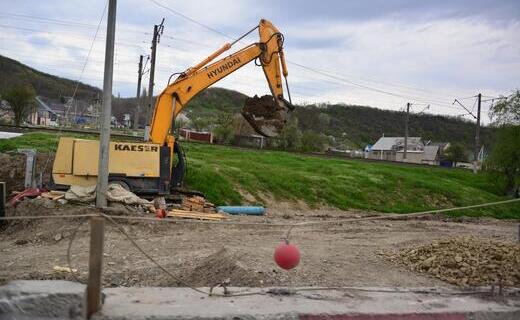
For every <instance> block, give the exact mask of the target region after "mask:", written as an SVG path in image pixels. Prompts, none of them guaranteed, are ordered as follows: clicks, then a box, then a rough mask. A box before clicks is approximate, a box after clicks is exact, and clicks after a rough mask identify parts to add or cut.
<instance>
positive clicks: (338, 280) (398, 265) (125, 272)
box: [0, 199, 520, 287]
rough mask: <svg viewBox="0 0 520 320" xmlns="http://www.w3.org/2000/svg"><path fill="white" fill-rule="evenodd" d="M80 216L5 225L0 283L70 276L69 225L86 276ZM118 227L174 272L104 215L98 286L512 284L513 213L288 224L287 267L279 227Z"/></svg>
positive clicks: (279, 218) (322, 212)
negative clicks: (294, 255) (297, 255)
mask: <svg viewBox="0 0 520 320" xmlns="http://www.w3.org/2000/svg"><path fill="white" fill-rule="evenodd" d="M89 212H94V209H93V208H88V207H74V206H71V205H59V204H56V203H55V202H52V201H50V200H44V199H36V200H30V201H24V202H22V203H21V204H20V205H19V207H18V208H17V209H16V210H14V209H10V210H9V211H8V214H9V215H42V214H44V215H45V214H52V215H55V214H58V215H60V214H78V213H89ZM365 215H367V213H363V212H345V211H340V210H336V209H330V208H322V209H319V210H314V209H309V208H307V207H305V206H304V205H301V204H300V205H298V204H290V205H289V204H280V203H278V204H275V203H273V204H271V205H270V206H269V209H268V214H267V215H266V216H265V217H232V218H231V220H230V221H237V222H285V223H296V222H302V221H331V220H337V219H338V218H340V217H341V218H344V217H361V216H365ZM150 216H153V215H150ZM81 222H82V220H81V219H73V220H71V219H60V220H56V219H54V220H37V221H30V222H16V223H9V225H7V226H4V227H3V229H2V231H1V232H0V281H1V282H5V281H8V280H11V279H68V280H73V277H72V276H71V274H70V273H68V272H63V271H56V270H54V269H55V267H56V266H57V267H66V266H67V258H66V257H67V247H68V245H69V241H70V239H71V236H72V234H73V233H74V231H75V230H76V229H77V228H78V226H79V231H78V233H77V236H76V238H75V240H74V242H73V244H72V250H71V260H72V266H73V268H76V269H78V272H77V273H76V275H77V277H78V278H79V279H80V280H81V281H85V279H86V275H87V261H88V245H89V228H88V223H83V224H81ZM80 224H81V226H80ZM121 226H122V227H123V228H124V230H125V231H126V232H127V233H128V234H129V235H130V236H131V237H133V238H134V239H136V241H137V243H138V244H139V245H140V246H142V248H143V249H144V250H145V251H146V252H148V253H149V254H151V255H152V257H153V258H155V259H156V260H157V261H158V262H159V263H160V264H161V265H163V266H164V267H165V268H167V269H168V270H170V272H172V273H173V274H174V276H175V279H173V278H171V277H170V276H169V275H167V274H165V273H164V272H162V271H161V270H160V269H159V268H157V267H156V266H155V265H154V264H153V263H151V262H150V261H149V260H148V259H147V258H145V257H144V256H143V255H142V254H140V253H139V252H138V251H137V250H136V249H135V247H134V246H133V245H132V244H131V243H130V242H129V241H128V240H127V239H126V238H125V237H124V236H123V235H122V234H121V233H120V232H119V231H118V230H117V229H116V228H115V227H114V226H113V225H111V224H110V223H107V226H106V238H105V254H104V284H105V286H185V285H186V284H189V285H193V286H212V285H214V284H216V283H219V282H222V281H225V280H227V279H229V282H230V284H231V285H232V286H260V287H262V286H282V285H283V286H287V285H289V286H349V285H354V286H400V287H412V286H440V287H442V286H445V287H449V286H451V284H458V285H478V284H483V283H485V284H492V283H493V282H495V281H502V282H504V284H506V285H516V286H518V285H520V283H519V281H518V280H519V278H518V270H519V268H518V257H519V255H518V252H519V251H518V248H519V245H518V244H517V241H518V240H517V233H518V222H514V221H498V220H491V219H447V218H442V217H432V216H429V217H424V218H421V219H413V220H393V221H388V220H379V221H358V222H349V223H336V224H324V225H314V226H306V227H299V228H294V229H293V230H292V232H291V242H292V243H293V244H295V245H297V246H298V247H299V248H300V250H301V255H302V258H301V263H300V265H299V266H298V267H297V268H296V269H294V270H291V271H283V270H281V269H279V268H278V267H277V266H276V265H275V263H274V261H273V258H272V257H273V251H274V248H275V247H276V246H277V245H278V244H279V243H280V242H281V238H282V237H283V236H284V235H285V233H286V232H287V227H275V226H232V225H201V224H189V225H186V224H181V223H155V222H150V223H144V222H131V223H130V222H127V223H122V225H121ZM432 257H433V258H432ZM459 260H460V261H459ZM503 263H504V266H502V264H503ZM466 264H467V265H466ZM492 264H495V265H496V268H495V267H492V266H491V265H492ZM515 268H516V269H515ZM464 270H466V271H464ZM504 272H507V273H504ZM499 274H502V275H504V276H501V277H499V276H498V275H499ZM466 278H467V280H464V279H466ZM479 279H484V280H485V281H480V280H479Z"/></svg>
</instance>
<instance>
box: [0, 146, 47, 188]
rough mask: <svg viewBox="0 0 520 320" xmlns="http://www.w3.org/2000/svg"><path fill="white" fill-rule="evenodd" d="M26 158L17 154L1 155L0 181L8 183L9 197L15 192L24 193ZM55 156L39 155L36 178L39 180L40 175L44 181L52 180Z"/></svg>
mask: <svg viewBox="0 0 520 320" xmlns="http://www.w3.org/2000/svg"><path fill="white" fill-rule="evenodd" d="M25 159H26V156H25V155H24V154H21V153H17V152H10V153H0V164H1V165H0V181H3V182H5V183H6V187H7V190H6V191H7V192H6V194H7V195H8V196H9V195H10V194H11V192H13V191H23V190H24V189H25V188H24V181H25V164H26V163H25V162H26V160H25ZM53 162H54V156H53V155H50V154H46V153H38V155H37V157H36V172H35V177H36V179H37V180H38V179H39V177H40V174H41V175H42V178H43V181H44V182H48V181H49V180H50V172H51V170H52V164H53Z"/></svg>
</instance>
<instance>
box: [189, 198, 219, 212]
mask: <svg viewBox="0 0 520 320" xmlns="http://www.w3.org/2000/svg"><path fill="white" fill-rule="evenodd" d="M182 209H183V210H185V211H198V212H216V210H215V205H214V204H213V203H211V202H209V201H206V199H205V198H204V197H201V196H192V197H184V198H183V199H182Z"/></svg>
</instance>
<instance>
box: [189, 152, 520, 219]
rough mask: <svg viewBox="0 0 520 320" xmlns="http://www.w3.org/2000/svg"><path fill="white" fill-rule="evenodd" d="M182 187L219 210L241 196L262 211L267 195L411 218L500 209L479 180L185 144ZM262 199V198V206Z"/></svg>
mask: <svg viewBox="0 0 520 320" xmlns="http://www.w3.org/2000/svg"><path fill="white" fill-rule="evenodd" d="M184 148H185V151H186V155H187V158H188V176H187V180H186V182H187V184H188V185H189V186H190V187H192V188H194V189H197V190H200V191H202V192H204V193H205V194H206V196H207V197H208V198H209V199H210V200H211V201H213V202H215V203H217V204H240V203H242V202H243V201H244V199H243V196H242V195H241V191H245V192H247V193H249V194H251V195H253V196H254V197H255V198H256V199H257V200H258V202H259V203H262V202H263V201H264V200H265V199H264V198H265V195H269V196H272V197H274V198H275V199H277V200H284V201H296V200H299V201H304V202H305V203H307V204H308V205H309V206H311V207H319V206H322V205H328V206H333V207H337V208H340V209H349V208H356V209H366V210H374V211H380V212H397V213H406V212H415V211H423V210H430V209H436V208H448V207H453V206H466V205H472V204H478V203H484V202H491V201H500V200H504V199H505V198H504V197H502V196H500V195H499V194H498V193H499V192H498V190H497V189H496V188H495V187H494V186H493V185H492V183H490V180H489V179H487V177H486V176H485V175H483V174H478V175H474V174H473V173H472V172H471V171H469V170H462V169H446V168H438V167H414V166H403V165H399V164H387V163H374V162H365V161H361V160H344V159H332V158H319V157H313V156H303V155H298V154H292V153H287V152H281V151H255V150H243V149H237V148H229V147H224V146H214V145H213V146H212V145H203V144H194V143H184ZM263 197H264V198H263ZM450 215H453V216H459V215H466V216H492V217H497V218H520V204H518V203H515V204H508V205H501V206H495V207H488V208H482V209H472V210H464V211H457V212H453V213H450Z"/></svg>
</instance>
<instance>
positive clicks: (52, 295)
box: [0, 280, 85, 320]
mask: <svg viewBox="0 0 520 320" xmlns="http://www.w3.org/2000/svg"><path fill="white" fill-rule="evenodd" d="M84 292H85V286H84V285H82V284H79V283H75V282H70V281H63V280H38V281H35V280H18V281H11V282H9V283H8V284H7V285H5V286H2V287H0V319H2V320H3V319H81V311H82V306H83V299H84V298H83V296H84Z"/></svg>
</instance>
